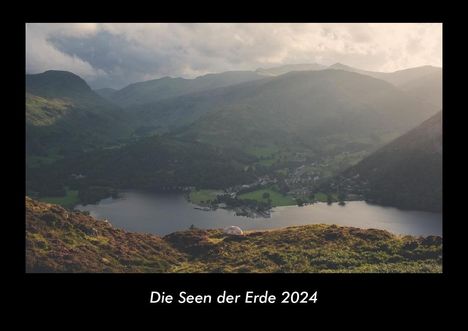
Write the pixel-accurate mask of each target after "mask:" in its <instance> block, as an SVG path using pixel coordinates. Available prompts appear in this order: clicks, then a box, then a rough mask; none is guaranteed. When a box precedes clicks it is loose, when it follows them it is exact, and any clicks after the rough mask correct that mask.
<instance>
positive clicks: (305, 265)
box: [26, 198, 442, 273]
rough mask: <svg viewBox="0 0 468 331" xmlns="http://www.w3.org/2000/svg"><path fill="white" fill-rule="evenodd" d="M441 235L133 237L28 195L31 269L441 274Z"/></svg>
mask: <svg viewBox="0 0 468 331" xmlns="http://www.w3.org/2000/svg"><path fill="white" fill-rule="evenodd" d="M441 255H442V245H441V238H440V237H433V236H430V237H427V238H415V237H410V236H406V237H398V236H395V235H392V234H390V233H388V232H386V231H381V230H362V229H357V228H346V227H337V226H328V225H309V226H300V227H290V228H285V229H280V230H274V231H265V232H250V233H247V234H246V235H245V236H241V237H238V236H227V235H225V234H223V233H222V231H221V230H187V231H181V232H175V233H172V234H170V235H167V236H165V237H159V236H156V235H150V234H138V233H130V232H126V231H123V230H119V229H115V228H113V227H112V226H111V225H110V224H109V223H107V222H103V221H97V220H95V219H93V218H92V217H90V216H86V215H84V214H82V213H79V212H69V211H66V210H65V209H63V208H61V207H59V206H56V205H51V204H45V203H41V202H37V201H34V200H31V199H29V198H26V269H27V271H28V272H346V273H348V272H441V271H442V260H441Z"/></svg>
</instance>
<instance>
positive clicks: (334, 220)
mask: <svg viewBox="0 0 468 331" xmlns="http://www.w3.org/2000/svg"><path fill="white" fill-rule="evenodd" d="M194 207H195V205H193V204H191V203H189V202H187V201H186V200H185V198H184V197H183V195H180V194H153V193H151V194H149V193H141V192H125V193H123V194H122V197H121V198H118V199H112V198H107V199H104V200H101V201H100V202H99V203H98V204H96V205H87V206H82V205H78V206H76V209H78V210H82V211H85V210H86V211H89V212H90V213H91V215H92V216H94V217H96V218H100V219H108V220H109V221H110V223H111V224H112V225H113V226H114V227H117V228H122V229H125V230H128V231H133V232H148V233H155V234H160V235H165V234H168V233H171V232H174V231H178V230H186V229H188V228H189V227H190V225H191V224H193V225H195V226H196V227H198V228H206V229H213V228H224V227H226V226H229V225H237V226H239V227H240V228H241V229H243V230H255V229H271V228H282V227H287V226H293V225H305V224H318V223H324V224H337V225H343V226H354V227H359V228H374V229H383V230H388V231H390V232H393V233H397V234H410V235H423V236H427V235H442V214H439V213H427V212H420V211H404V210H399V209H397V208H392V207H381V206H377V205H370V204H367V203H366V202H364V201H352V202H348V203H347V204H346V206H339V205H338V204H336V203H334V204H333V205H331V206H329V205H327V204H326V203H316V204H313V205H309V206H304V207H297V206H288V207H277V208H274V209H273V212H272V213H271V217H270V218H248V217H243V216H235V215H234V213H233V212H231V211H228V210H224V209H217V210H215V211H203V210H198V209H194Z"/></svg>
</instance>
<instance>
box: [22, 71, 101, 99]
mask: <svg viewBox="0 0 468 331" xmlns="http://www.w3.org/2000/svg"><path fill="white" fill-rule="evenodd" d="M26 90H27V91H28V92H30V93H33V94H38V95H42V96H46V97H55V96H60V95H62V96H73V95H77V94H80V93H89V92H91V91H92V90H91V87H89V85H88V84H87V83H86V81H85V80H84V79H83V78H81V77H80V76H78V75H76V74H74V73H72V72H70V71H63V70H47V71H44V72H43V73H39V74H27V75H26Z"/></svg>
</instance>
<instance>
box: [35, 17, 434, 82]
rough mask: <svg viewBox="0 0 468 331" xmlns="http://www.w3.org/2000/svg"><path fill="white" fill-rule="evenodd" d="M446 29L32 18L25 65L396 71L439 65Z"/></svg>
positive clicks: (147, 71)
mask: <svg viewBox="0 0 468 331" xmlns="http://www.w3.org/2000/svg"><path fill="white" fill-rule="evenodd" d="M441 30H442V28H441V25H440V24H404V25H403V24H393V25H392V24H326V23H325V24H283V23H282V24H193V23H191V24H168V23H164V24H85V25H83V24H29V25H28V27H27V35H26V37H27V38H26V39H27V40H26V41H27V44H26V67H27V68H26V69H27V71H28V72H40V71H44V70H47V69H63V70H69V71H73V72H75V73H77V74H79V75H81V76H82V77H83V78H85V79H86V80H87V81H88V82H89V83H90V85H91V86H92V87H94V88H98V87H116V88H119V87H122V86H124V85H127V84H129V83H132V82H136V81H141V80H147V79H152V78H158V77H163V76H173V77H177V76H179V77H187V78H192V77H195V76H198V75H202V74H206V73H210V72H220V71H226V70H253V69H256V68H258V67H269V66H274V65H281V64H288V63H311V62H320V63H322V64H325V65H327V64H332V63H335V62H342V63H345V64H348V65H351V66H356V67H360V68H362V69H367V70H387V71H391V70H398V69H403V68H405V67H408V66H417V65H425V64H430V65H439V66H440V65H441V56H442V51H441V38H442V37H441ZM415 40H418V42H415ZM423 45H424V47H423Z"/></svg>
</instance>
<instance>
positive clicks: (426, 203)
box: [334, 112, 442, 212]
mask: <svg viewBox="0 0 468 331" xmlns="http://www.w3.org/2000/svg"><path fill="white" fill-rule="evenodd" d="M334 185H335V187H341V189H342V190H349V191H357V192H359V193H362V194H363V195H364V196H365V197H366V198H367V200H369V201H371V202H375V203H379V204H385V205H392V206H397V207H400V208H407V209H421V210H428V211H436V212H441V211H442V112H439V113H437V114H436V115H434V116H432V117H431V118H430V119H428V120H426V121H424V122H423V123H422V124H421V125H419V126H417V127H416V128H414V129H413V130H410V131H409V132H408V133H406V134H404V135H403V136H401V137H399V138H398V139H396V140H394V141H392V142H391V143H389V144H388V145H386V146H384V147H382V148H381V149H379V150H378V151H376V152H375V153H373V154H371V155H369V156H368V157H366V158H365V159H364V160H362V161H361V162H359V163H358V164H357V165H356V166H354V167H351V168H350V169H348V170H347V171H346V172H345V173H344V174H343V175H342V176H341V177H340V178H339V179H338V180H336V181H335V183H334Z"/></svg>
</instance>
